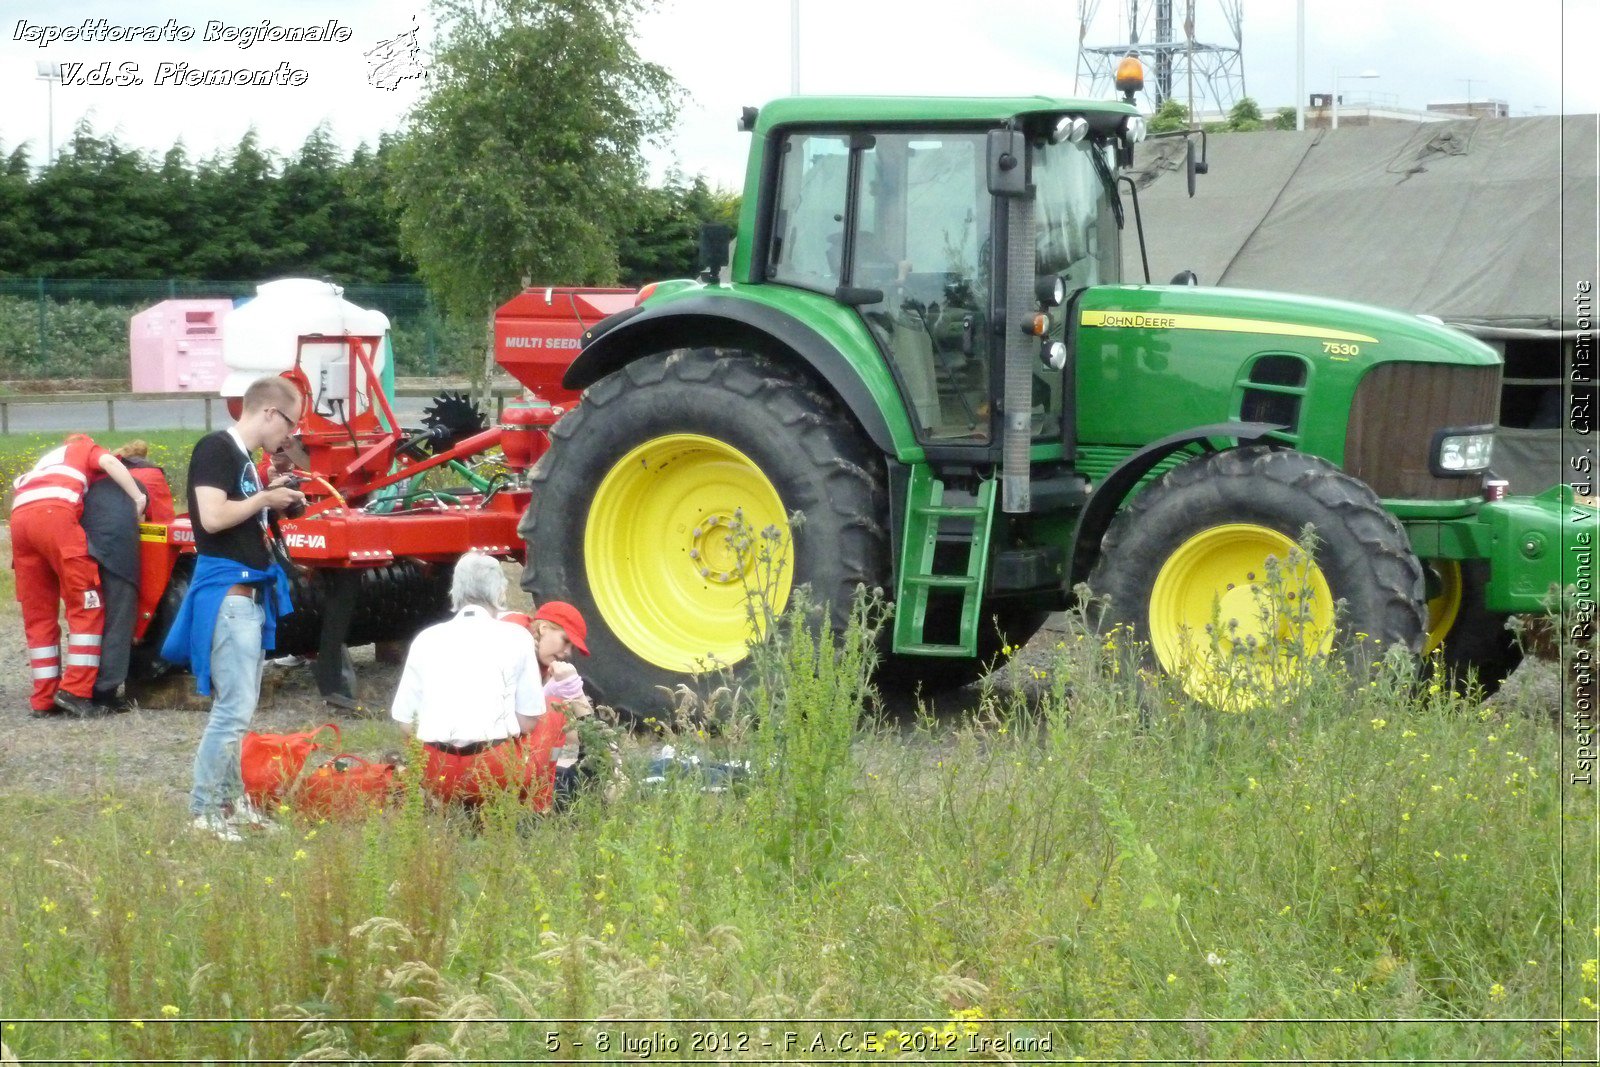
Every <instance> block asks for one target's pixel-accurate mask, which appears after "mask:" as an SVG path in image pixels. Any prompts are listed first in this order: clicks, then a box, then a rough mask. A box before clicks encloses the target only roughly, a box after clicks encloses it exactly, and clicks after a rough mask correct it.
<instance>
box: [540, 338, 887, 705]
mask: <svg viewBox="0 0 1600 1067" xmlns="http://www.w3.org/2000/svg"><path fill="white" fill-rule="evenodd" d="M550 436H551V447H550V451H549V452H548V453H546V454H545V456H544V457H543V458H542V459H541V460H540V461H539V463H538V465H537V466H536V467H535V468H534V471H533V476H532V483H533V485H532V488H533V500H532V503H531V504H530V506H529V508H528V511H527V513H526V514H525V515H524V516H523V520H522V523H521V526H520V528H519V532H520V533H521V535H522V537H523V538H524V540H526V542H527V545H528V563H527V566H526V568H525V570H524V571H523V579H522V585H523V587H524V588H525V589H527V590H528V592H529V593H531V594H532V595H533V598H534V601H535V603H544V602H545V601H547V600H566V601H570V602H571V603H572V604H573V605H575V606H576V607H577V608H578V609H579V610H580V611H581V612H582V613H583V616H584V618H585V620H586V621H587V623H588V628H589V636H588V644H589V649H590V652H591V653H592V656H593V658H592V659H591V660H590V661H588V662H587V663H585V664H584V675H585V677H586V678H592V679H593V681H594V682H595V687H596V689H597V690H598V691H600V692H601V693H603V694H604V696H605V699H606V701H607V702H608V703H610V704H611V705H612V706H613V707H615V708H617V709H618V710H620V711H622V712H624V713H627V714H630V715H632V716H633V717H635V718H643V717H646V716H650V715H654V714H657V713H658V712H659V711H660V710H661V709H662V708H664V707H665V706H666V705H667V704H668V703H669V702H670V701H669V698H668V695H667V693H666V692H664V690H667V691H670V690H672V689H673V688H675V687H676V686H677V685H679V684H682V683H691V682H693V681H694V680H695V678H696V676H697V675H701V674H704V673H705V672H707V671H708V670H714V669H716V668H717V667H718V666H719V665H727V666H731V667H733V668H734V671H735V673H736V674H737V672H738V670H739V669H740V668H741V667H742V666H744V664H745V663H746V662H747V646H746V641H747V640H748V638H749V636H750V634H751V630H750V627H749V623H748V620H747V617H746V614H745V611H746V598H745V589H746V586H745V583H744V582H743V581H741V579H740V574H741V573H743V574H749V573H750V572H751V571H753V570H755V569H756V568H755V567H754V566H753V565H752V562H753V556H752V555H751V553H750V551H749V550H748V549H747V550H746V551H745V554H744V555H743V556H741V555H740V554H739V553H740V550H739V548H738V546H737V545H736V544H735V543H734V541H733V540H730V538H736V537H737V536H738V533H737V531H740V530H745V531H748V532H751V533H753V534H755V535H756V536H755V540H756V543H757V545H758V546H760V545H763V544H764V545H766V546H768V547H771V546H773V545H774V544H776V545H777V546H778V550H777V552H776V555H777V557H778V558H779V559H780V560H782V561H783V562H782V566H783V568H784V569H785V570H786V571H787V573H786V574H782V575H778V576H776V579H775V580H773V581H771V582H770V583H769V589H770V593H769V594H768V596H769V601H768V606H769V607H770V608H771V609H773V610H775V611H782V609H783V608H784V606H785V605H786V603H787V600H788V594H789V591H790V589H791V588H792V587H798V586H801V585H807V586H809V587H810V590H811V598H812V602H813V603H816V604H819V605H821V606H823V607H825V608H826V609H827V611H828V612H829V615H830V617H831V621H832V623H833V625H834V626H835V627H836V628H840V627H843V626H844V624H845V623H846V622H847V621H848V619H849V615H850V609H851V605H852V601H853V598H854V597H855V595H856V591H857V590H858V589H859V588H862V587H865V588H866V589H868V590H871V589H874V588H880V589H881V588H883V587H884V586H885V585H886V584H887V582H888V579H889V575H890V569H889V539H888V532H887V530H886V529H885V527H884V524H883V520H882V517H883V516H884V515H886V514H887V513H888V505H887V494H886V490H885V487H884V481H885V479H884V470H883V463H882V460H881V458H880V457H879V456H878V455H877V453H876V451H875V450H874V449H873V447H872V446H871V444H870V442H868V441H867V440H866V439H865V438H864V436H863V435H862V434H861V432H860V431H859V430H858V429H857V428H856V426H855V423H854V422H853V421H852V419H851V416H850V415H849V413H848V412H846V411H845V410H844V409H843V408H842V407H841V406H840V405H839V404H838V402H837V401H835V400H834V399H833V398H832V397H831V396H829V395H828V394H827V393H826V392H825V391H824V390H823V389H821V388H819V387H818V386H817V384H816V383H814V382H813V381H811V380H810V379H808V378H805V377H803V376H802V375H800V374H799V373H797V372H795V371H793V370H791V369H789V368H786V367H783V366H781V365H779V364H778V363H776V362H774V361H772V360H769V359H767V358H765V357H762V356H757V355H753V354H746V353H723V352H718V351H713V350H694V351H674V352H668V353H660V354H656V355H652V356H648V357H645V358H643V359H641V360H638V361H636V362H634V363H631V364H629V365H628V366H627V367H625V368H623V369H622V370H620V371H618V372H616V373H614V374H611V375H608V376H607V377H605V378H603V379H601V380H600V381H599V382H597V383H596V384H595V385H593V386H591V387H590V388H589V389H588V390H587V391H586V392H585V393H584V396H583V402H582V403H581V404H580V405H579V406H578V407H577V408H576V409H575V410H573V411H571V412H569V413H568V414H567V415H565V416H563V417H562V419H561V420H560V421H559V422H558V423H556V425H555V427H554V428H553V429H552V431H551V435H550ZM795 512H799V513H801V514H802V515H803V521H801V522H799V523H797V524H794V525H793V526H791V524H790V523H789V521H788V520H789V516H790V515H792V514H793V513H795ZM764 529H775V531H776V532H778V533H780V534H783V535H784V536H785V537H786V543H787V546H788V548H787V558H786V559H785V558H784V548H783V544H784V542H783V541H778V542H774V541H772V540H770V539H765V540H764V539H763V538H761V537H760V536H759V534H760V531H762V530H764ZM758 584H762V583H759V582H758Z"/></svg>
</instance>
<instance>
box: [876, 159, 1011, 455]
mask: <svg viewBox="0 0 1600 1067" xmlns="http://www.w3.org/2000/svg"><path fill="white" fill-rule="evenodd" d="M984 150H985V148H984V137H983V134H981V133H975V132H959V133H958V132H942V133H934V132H929V133H880V134H877V135H875V136H874V137H872V138H869V139H866V140H865V142H864V143H862V144H860V145H859V147H858V149H857V159H858V162H857V166H856V168H855V181H854V196H853V197H852V201H853V203H852V211H851V214H850V218H849V221H850V224H851V229H850V237H851V240H850V251H851V255H850V256H849V258H848V261H847V267H848V271H849V274H848V280H847V284H848V285H849V286H851V287H853V288H854V289H856V290H858V291H860V294H861V296H862V297H866V296H870V295H872V294H881V295H880V296H879V298H878V299H876V300H863V302H861V303H860V304H859V311H860V313H861V316H862V318H863V319H864V320H865V322H866V323H867V326H868V327H869V328H870V329H871V330H872V333H873V335H874V336H875V337H876V338H877V340H878V344H879V345H880V346H881V347H882V349H883V351H884V354H885V356H886V357H887V358H888V360H889V363H890V365H891V366H892V367H893V369H894V373H895V376H896V377H897V378H898V379H899V381H900V387H901V389H902V390H903V392H904V394H905V397H906V401H907V408H908V410H909V411H910V412H911V416H912V421H913V423H914V424H915V425H916V427H917V430H918V433H919V435H920V436H921V437H922V438H923V439H924V440H925V441H927V442H928V443H929V444H931V445H944V446H951V445H956V446H960V445H967V446H976V447H977V448H980V449H982V450H983V451H985V452H987V451H988V450H989V448H990V446H991V443H992V442H993V440H994V437H995V434H994V425H993V424H994V405H993V404H992V403H991V402H990V390H991V386H992V382H991V368H992V365H993V359H992V357H991V351H990V349H991V346H992V331H991V330H990V329H989V316H990V312H991V297H992V296H993V292H992V280H991V274H990V270H989V260H988V257H989V256H990V254H991V250H992V248H993V244H992V241H991V232H992V226H993V207H992V204H991V199H990V196H989V193H988V190H987V188H986V186H985V182H984Z"/></svg>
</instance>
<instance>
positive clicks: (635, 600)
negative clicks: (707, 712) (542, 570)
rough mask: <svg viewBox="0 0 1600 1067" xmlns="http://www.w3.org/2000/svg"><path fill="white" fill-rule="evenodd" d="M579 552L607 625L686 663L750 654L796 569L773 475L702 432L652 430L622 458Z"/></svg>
mask: <svg viewBox="0 0 1600 1067" xmlns="http://www.w3.org/2000/svg"><path fill="white" fill-rule="evenodd" d="M583 553H584V561H585V564H586V566H587V569H588V574H589V589H590V592H591V593H592V594H593V596H594V601H595V606H596V607H597V608H599V610H600V616H601V618H603V619H604V620H605V623H606V625H607V626H608V627H610V629H611V632H612V633H614V634H615V635H616V636H617V638H618V640H620V641H621V642H622V643H623V645H625V646H626V647H627V648H628V649H629V650H630V651H632V652H633V653H634V654H635V655H637V656H638V657H639V658H640V659H643V660H645V661H646V662H648V663H652V664H654V665H656V666H657V667H664V668H666V669H667V670H672V671H683V672H695V671H701V670H706V669H709V668H714V667H716V666H719V665H726V664H733V663H737V662H739V661H740V660H742V659H744V657H745V656H746V655H747V654H748V652H749V642H750V640H751V638H752V637H755V638H758V639H759V637H761V636H762V635H763V634H764V633H765V620H766V619H767V618H768V617H769V615H771V616H775V615H777V614H778V613H780V612H782V611H783V609H784V607H785V605H786V604H787V603H788V600H789V588H790V579H791V576H792V575H793V572H794V550H793V547H792V545H791V543H790V533H789V520H788V514H787V512H785V511H784V508H783V501H782V500H780V499H779V497H778V491H777V490H776V489H774V488H773V486H772V482H771V481H769V480H768V478H767V476H766V475H765V474H763V473H762V472H761V468H760V467H758V466H756V464H755V463H754V462H753V461H751V459H750V457H748V456H746V455H745V454H744V453H743V452H740V451H739V450H738V449H737V448H734V447H733V446H731V445H728V444H725V443H723V442H721V441H718V440H715V439H714V438H710V437H702V436H699V435H698V434H670V435H668V436H665V437H657V438H655V439H654V440H652V441H647V442H646V443H644V444H642V445H640V446H639V447H638V448H635V449H634V450H633V451H631V452H629V453H628V454H627V455H625V456H623V457H622V459H620V460H619V461H617V464H616V466H614V467H612V468H611V470H610V471H609V472H608V473H607V474H606V476H605V477H604V478H603V479H602V480H601V482H600V486H599V488H598V489H597V490H596V491H595V494H594V499H593V501H592V502H591V503H590V505H589V519H588V523H587V525H586V526H585V528H584V535H583ZM752 594H756V595H752ZM752 608H753V609H754V612H753V614H754V616H755V619H754V620H752V611H751V609H752Z"/></svg>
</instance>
